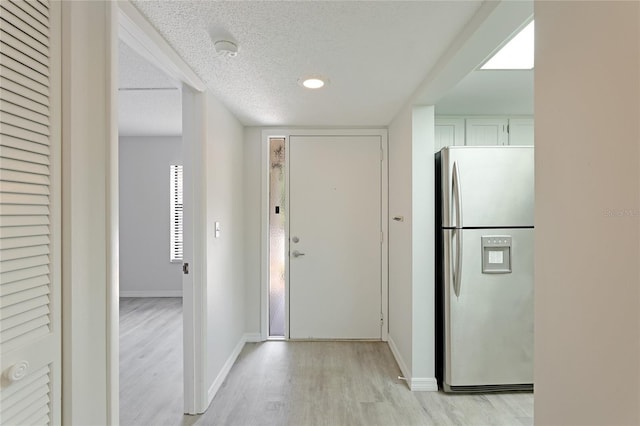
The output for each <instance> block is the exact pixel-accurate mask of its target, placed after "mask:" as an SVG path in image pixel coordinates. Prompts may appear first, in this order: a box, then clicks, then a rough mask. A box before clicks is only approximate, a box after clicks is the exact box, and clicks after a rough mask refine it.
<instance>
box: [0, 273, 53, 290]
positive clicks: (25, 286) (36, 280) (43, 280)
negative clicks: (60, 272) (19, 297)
mask: <svg viewBox="0 0 640 426" xmlns="http://www.w3.org/2000/svg"><path fill="white" fill-rule="evenodd" d="M28 271H31V273H32V274H33V277H29V278H26V279H21V280H19V281H14V282H10V283H4V284H2V287H1V288H2V293H0V296H6V295H8V294H13V293H17V292H19V291H26V290H30V289H32V288H35V287H38V286H41V285H48V284H49V277H48V276H47V275H46V274H48V273H49V269H48V268H46V267H44V270H43V269H38V268H31V269H29V270H28Z"/></svg>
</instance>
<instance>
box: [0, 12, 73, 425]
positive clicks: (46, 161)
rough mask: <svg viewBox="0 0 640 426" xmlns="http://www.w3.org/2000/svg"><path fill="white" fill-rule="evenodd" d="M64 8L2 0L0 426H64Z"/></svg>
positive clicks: (0, 33) (0, 42)
mask: <svg viewBox="0 0 640 426" xmlns="http://www.w3.org/2000/svg"><path fill="white" fill-rule="evenodd" d="M60 58H61V54H60V4H59V2H49V1H47V0H39V1H35V0H33V1H32V0H29V1H23V0H0V138H1V139H0V278H1V280H0V346H1V348H0V351H1V354H0V355H1V359H0V367H1V370H2V380H1V387H0V424H2V425H32V424H33V425H36V424H38V425H39V424H59V423H60V421H61V417H60V382H61V374H60V369H61V340H60V338H61V332H60V326H61V320H60V285H61V284H60V265H61V262H60V255H61V249H60V200H61V198H60V185H61V183H60V122H61V119H60V108H61V107H60V105H61V102H60V100H61V99H60V96H61V95H60V78H61V77H60Z"/></svg>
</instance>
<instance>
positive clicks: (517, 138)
mask: <svg viewBox="0 0 640 426" xmlns="http://www.w3.org/2000/svg"><path fill="white" fill-rule="evenodd" d="M533 142H534V137H533V118H512V119H510V120H509V145H529V146H531V145H533Z"/></svg>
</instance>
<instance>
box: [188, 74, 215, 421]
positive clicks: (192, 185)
mask: <svg viewBox="0 0 640 426" xmlns="http://www.w3.org/2000/svg"><path fill="white" fill-rule="evenodd" d="M205 110H206V100H205V95H204V94H203V93H199V92H197V91H194V90H192V89H191V88H190V87H189V86H187V85H186V84H185V85H183V87H182V129H183V131H182V163H183V165H184V169H183V184H184V188H183V197H184V200H183V201H184V207H183V209H184V216H183V220H184V222H183V238H184V247H183V250H184V252H183V257H184V262H187V263H190V268H189V269H190V272H189V273H188V274H183V275H182V277H183V280H182V290H183V304H182V306H183V340H184V352H183V353H184V357H183V363H184V374H183V378H184V412H185V413H187V414H199V413H203V412H204V411H205V410H206V409H207V407H208V406H209V403H208V399H207V383H206V371H207V364H206V363H207V353H206V348H207V340H206V339H207V321H206V318H207V315H206V312H207V285H206V282H207V281H206V272H207V268H206V239H205V237H206V229H207V222H206V211H205V208H206V194H205V187H204V171H205V165H204V161H205V156H204V155H202V153H203V152H204V143H205V142H204V139H205V119H204V111H205Z"/></svg>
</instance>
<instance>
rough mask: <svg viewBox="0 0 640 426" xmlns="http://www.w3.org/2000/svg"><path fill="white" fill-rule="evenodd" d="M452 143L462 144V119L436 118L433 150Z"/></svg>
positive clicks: (438, 149) (435, 150) (452, 144)
mask: <svg viewBox="0 0 640 426" xmlns="http://www.w3.org/2000/svg"><path fill="white" fill-rule="evenodd" d="M454 145H464V119H463V118H436V127H435V142H434V147H433V149H434V152H438V151H440V150H441V149H442V148H444V147H446V146H454Z"/></svg>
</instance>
